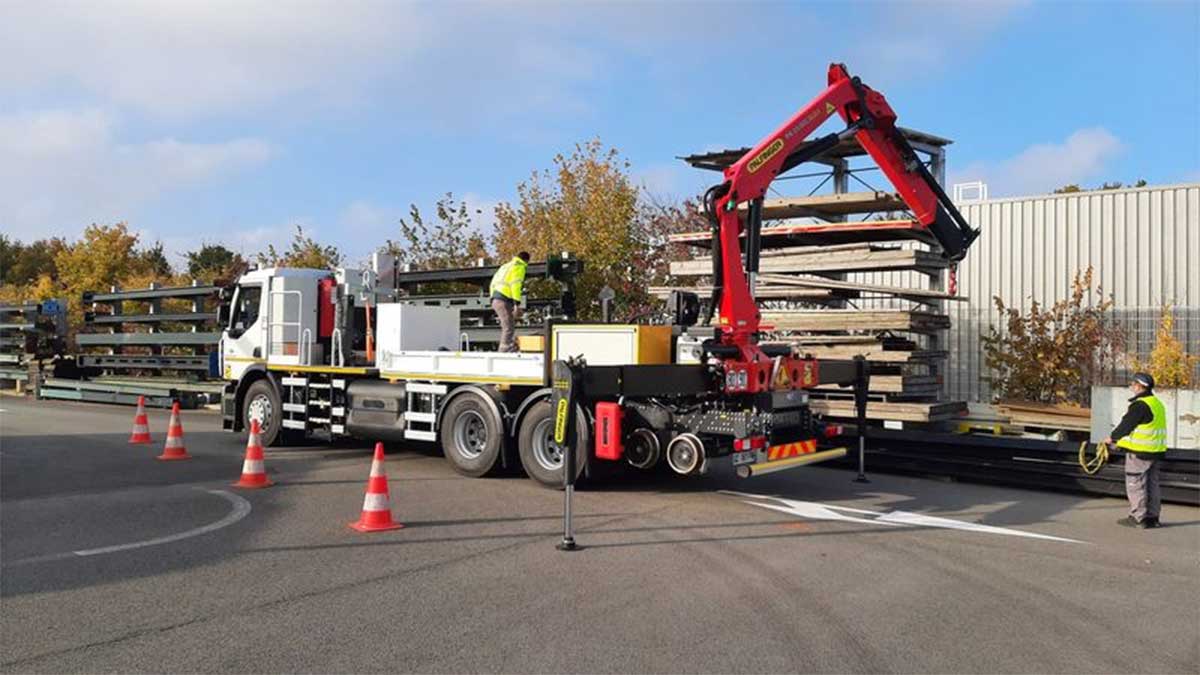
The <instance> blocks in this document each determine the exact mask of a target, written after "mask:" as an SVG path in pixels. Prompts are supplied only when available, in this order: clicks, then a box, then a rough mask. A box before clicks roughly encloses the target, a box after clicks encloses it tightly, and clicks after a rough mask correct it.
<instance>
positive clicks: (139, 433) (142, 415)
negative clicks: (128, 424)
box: [129, 396, 154, 443]
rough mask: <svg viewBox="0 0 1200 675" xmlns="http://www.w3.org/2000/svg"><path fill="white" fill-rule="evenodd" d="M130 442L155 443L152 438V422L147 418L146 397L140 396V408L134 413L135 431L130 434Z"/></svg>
mask: <svg viewBox="0 0 1200 675" xmlns="http://www.w3.org/2000/svg"><path fill="white" fill-rule="evenodd" d="M129 442H130V443H153V442H154V440H153V439H151V438H150V422H149V421H148V420H147V419H146V397H145V396H139V397H138V409H137V412H136V413H134V415H133V433H132V434H130V435H129Z"/></svg>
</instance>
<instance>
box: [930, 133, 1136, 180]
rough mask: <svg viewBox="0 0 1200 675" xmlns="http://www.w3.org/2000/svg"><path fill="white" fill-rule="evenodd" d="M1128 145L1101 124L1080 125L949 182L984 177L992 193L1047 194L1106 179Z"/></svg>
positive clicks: (953, 176)
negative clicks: (1056, 138) (1063, 136)
mask: <svg viewBox="0 0 1200 675" xmlns="http://www.w3.org/2000/svg"><path fill="white" fill-rule="evenodd" d="M1124 149H1125V146H1124V145H1123V144H1122V143H1121V141H1120V139H1118V138H1117V137H1116V136H1114V135H1113V134H1112V133H1110V132H1109V131H1108V130H1107V129H1104V128H1102V127H1092V128H1088V129H1080V130H1078V131H1076V132H1074V133H1072V134H1071V135H1070V136H1068V137H1067V138H1066V140H1064V141H1063V142H1061V143H1039V144H1036V145H1031V146H1029V147H1028V148H1025V149H1024V150H1022V151H1021V152H1019V153H1018V154H1016V155H1015V156H1013V157H1011V158H1009V159H1006V160H1002V161H999V162H974V163H972V164H969V165H967V166H966V167H964V168H963V169H961V170H958V171H953V172H951V176H950V180H949V181H948V182H950V183H951V184H953V183H961V182H967V181H975V180H982V181H983V182H985V183H987V184H988V192H989V194H990V195H991V196H993V197H1004V196H1016V195H1033V194H1046V193H1048V192H1050V191H1052V190H1054V189H1055V188H1059V187H1062V186H1064V185H1068V184H1071V183H1084V182H1087V181H1093V180H1096V179H1101V180H1103V179H1104V178H1105V176H1104V172H1105V171H1106V170H1107V169H1108V168H1109V164H1110V162H1112V160H1113V159H1115V158H1116V157H1118V156H1119V155H1120V154H1121V153H1122V151H1123V150H1124Z"/></svg>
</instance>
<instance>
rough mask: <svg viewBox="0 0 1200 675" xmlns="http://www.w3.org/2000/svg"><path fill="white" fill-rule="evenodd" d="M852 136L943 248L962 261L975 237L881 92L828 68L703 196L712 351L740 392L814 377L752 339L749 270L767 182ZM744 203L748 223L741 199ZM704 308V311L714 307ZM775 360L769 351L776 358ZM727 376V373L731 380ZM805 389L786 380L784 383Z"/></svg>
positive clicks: (754, 313)
mask: <svg viewBox="0 0 1200 675" xmlns="http://www.w3.org/2000/svg"><path fill="white" fill-rule="evenodd" d="M835 113H836V114H837V115H840V116H841V118H842V119H843V120H845V122H846V124H847V126H846V128H845V129H844V130H842V131H840V132H837V133H832V134H829V135H827V136H823V137H821V138H818V139H816V140H815V141H813V142H810V143H805V139H806V138H808V136H809V134H811V133H812V132H813V131H815V130H816V129H817V127H819V126H821V124H823V123H824V122H825V120H827V119H828V118H829V117H830V116H832V115H834V114H835ZM850 136H854V137H855V139H857V140H858V142H859V144H861V145H862V147H863V148H864V149H866V151H867V153H868V154H869V155H870V156H871V158H872V159H874V160H875V163H876V164H878V165H879V167H880V169H882V170H883V173H884V175H885V176H887V178H888V180H889V181H891V183H892V185H894V186H895V187H896V191H897V192H898V193H899V194H900V196H901V198H902V199H903V200H904V202H905V204H906V205H907V206H908V208H909V209H910V210H912V212H913V215H914V217H915V219H916V220H917V222H918V223H919V224H920V226H921V227H923V228H925V229H927V230H928V231H929V233H930V234H932V235H933V237H934V238H935V239H936V240H937V241H938V243H939V244H940V245H941V248H942V254H943V255H945V256H946V257H947V258H949V259H950V260H954V261H957V260H960V259H962V257H963V256H964V255H965V254H966V252H967V248H968V247H969V246H970V245H971V242H972V241H974V240H975V238H976V237H977V236H979V231H978V230H975V229H972V228H971V227H970V225H968V224H967V222H966V220H964V219H963V217H962V214H960V213H959V212H958V209H956V208H955V207H954V204H953V203H952V202H951V201H950V198H949V197H947V196H946V193H945V192H944V191H943V190H942V188H941V186H940V185H939V184H938V182H937V181H936V180H935V179H934V177H933V176H932V175H931V174H930V173H929V170H928V169H927V168H925V165H924V164H923V163H922V162H921V160H920V158H919V157H917V154H916V152H915V151H914V150H913V148H912V146H911V145H909V143H908V140H907V139H906V138H905V137H904V135H903V134H901V133H900V132H899V130H897V129H896V113H895V112H894V111H893V110H892V108H891V106H889V105H888V102H887V100H886V99H885V98H884V97H883V94H880V93H879V92H877V91H875V90H873V89H871V88H870V87H868V86H867V85H865V84H863V83H862V82H861V81H860V80H859V79H858V78H857V77H851V76H850V74H849V72H847V70H846V66H844V65H842V64H840V63H835V64H831V65H830V66H829V86H828V87H827V88H826V89H825V91H823V92H821V93H820V94H818V95H817V97H816V98H814V99H813V100H812V101H810V102H809V103H808V105H806V106H804V107H803V108H801V109H800V111H799V112H797V113H796V114H795V115H793V116H792V117H791V118H790V119H788V120H787V121H786V122H784V123H783V124H782V125H780V126H779V128H778V129H776V130H775V131H774V132H772V133H771V134H770V135H768V136H767V137H766V138H764V139H763V140H761V141H759V143H758V144H757V145H755V146H754V147H753V148H751V149H750V151H749V152H747V153H746V154H745V155H744V156H742V158H741V159H740V160H738V161H737V162H735V163H734V164H733V165H732V166H730V167H728V168H727V169H725V181H724V182H723V183H721V184H719V185H715V186H713V187H712V188H710V189H709V190H708V192H707V193H706V194H705V196H704V207H705V211H706V213H707V214H708V216H709V219H710V221H711V223H712V225H713V287H714V288H713V300H712V304H711V305H710V308H711V309H716V308H717V307H718V306H719V308H720V329H719V341H718V343H717V344H714V345H713V346H712V347H710V351H711V352H712V353H713V354H714V355H716V356H718V357H720V358H722V359H723V361H724V365H725V370H726V373H727V374H728V373H730V372H738V373H744V375H742V377H741V378H740V379H739V380H738V381H739V382H742V383H744V384H743V385H740V386H739V387H738V389H739V390H740V391H744V392H747V393H754V392H759V391H766V390H769V389H772V388H778V387H776V386H775V384H774V379H775V378H774V377H772V375H773V374H775V373H778V372H779V370H780V367H781V366H782V370H783V371H784V372H785V373H794V372H804V373H806V375H809V376H808V377H804V378H803V380H805V381H815V380H816V373H815V367H816V366H815V363H813V362H811V361H809V362H804V361H802V360H800V359H793V358H792V357H790V356H784V355H781V354H768V353H766V352H764V350H763V349H762V348H761V347H760V346H759V345H758V343H757V342H758V334H759V330H760V319H761V314H760V313H759V311H758V305H757V303H755V301H754V297H753V296H752V295H751V293H750V288H749V284H748V282H747V276H746V275H747V272H750V273H756V272H757V271H758V258H759V235H760V232H761V228H762V203H763V197H764V195H766V192H767V187H768V186H770V184H771V182H772V181H773V180H775V178H776V177H777V176H779V175H780V174H782V173H784V172H786V171H788V170H790V169H792V168H793V167H795V166H797V165H799V164H801V163H803V162H806V161H808V160H810V159H813V158H814V157H816V156H818V155H820V154H821V153H823V152H825V151H827V150H830V149H832V148H833V147H834V146H836V145H837V144H838V143H839V142H840V141H842V140H843V139H846V138H849V137H850ZM742 203H747V214H746V218H745V225H744V226H743V223H742V218H741V216H740V215H739V213H738V205H739V204H742ZM743 227H744V229H745V234H746V251H745V257H746V266H745V268H744V269H743V267H742V250H741V246H740V244H739V238H740V237H741V235H742V233H743ZM711 309H710V311H711ZM772 357H774V358H772ZM727 381H728V378H727ZM798 386H804V383H803V382H794V381H793V382H789V383H788V384H787V385H786V388H795V387H798Z"/></svg>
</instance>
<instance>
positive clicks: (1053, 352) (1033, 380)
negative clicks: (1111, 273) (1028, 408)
mask: <svg viewBox="0 0 1200 675" xmlns="http://www.w3.org/2000/svg"><path fill="white" fill-rule="evenodd" d="M1092 277H1093V274H1092V268H1091V267H1089V268H1088V269H1087V271H1086V272H1083V273H1082V274H1080V273H1076V274H1075V278H1074V279H1073V280H1072V282H1071V296H1070V298H1069V299H1066V300H1059V301H1058V302H1056V303H1054V304H1053V305H1051V306H1050V307H1044V306H1043V305H1042V304H1041V303H1038V302H1036V301H1035V302H1033V303H1032V304H1031V305H1030V308H1029V310H1028V311H1027V312H1022V311H1020V310H1018V309H1016V308H1014V307H1009V306H1007V305H1005V303H1004V301H1003V300H1002V299H1000V298H999V297H995V298H993V301H994V302H995V305H996V310H997V311H998V312H999V313H1000V319H1001V324H1002V325H1003V328H1002V329H1001V328H997V327H995V326H993V327H992V328H991V330H990V333H989V334H988V335H985V336H983V337H982V338H981V339H982V342H983V352H984V362H985V363H986V365H987V367H988V368H989V369H991V372H992V375H991V376H990V377H987V378H985V379H986V380H987V381H988V382H990V383H991V385H992V388H993V391H994V393H995V394H996V395H997V397H998V398H1000V399H1015V400H1023V401H1034V402H1038V403H1061V402H1069V403H1079V404H1083V405H1087V404H1088V403H1089V402H1090V401H1091V386H1092V384H1093V383H1095V382H1098V381H1099V380H1100V377H1101V374H1102V373H1103V371H1104V370H1105V368H1107V367H1108V366H1110V365H1111V364H1112V362H1113V360H1114V358H1115V357H1116V355H1117V353H1118V350H1119V346H1120V344H1121V337H1122V336H1121V332H1120V331H1119V330H1117V329H1116V328H1114V327H1113V323H1112V321H1111V316H1110V312H1109V310H1111V309H1112V306H1113V300H1112V298H1111V297H1110V298H1107V299H1105V298H1104V297H1103V294H1102V292H1101V289H1100V288H1098V287H1097V288H1095V289H1093V287H1092V286H1093V284H1092ZM1093 296H1099V298H1100V301H1099V302H1095V303H1093V302H1092V299H1093Z"/></svg>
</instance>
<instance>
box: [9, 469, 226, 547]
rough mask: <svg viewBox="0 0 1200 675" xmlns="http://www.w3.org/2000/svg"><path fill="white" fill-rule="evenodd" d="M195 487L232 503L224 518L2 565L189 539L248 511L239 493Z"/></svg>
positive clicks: (215, 528)
mask: <svg viewBox="0 0 1200 675" xmlns="http://www.w3.org/2000/svg"><path fill="white" fill-rule="evenodd" d="M196 489H197V490H204V491H205V492H207V493H209V494H210V495H216V496H218V497H221V498H223V499H225V500H227V501H228V502H229V503H230V504H232V505H233V509H232V510H231V511H230V512H229V513H228V514H226V516H225V517H224V518H222V519H220V520H217V521H214V522H211V523H209V524H207V525H202V526H201V527H197V528H194V529H191V530H187V531H185V532H178V533H176V534H169V535H167V536H165V537H155V538H154V539H144V540H142V541H134V542H130V543H128V544H116V545H113V546H103V547H100V548H88V549H82V550H78V551H67V552H66V553H54V554H51V555H42V556H35V557H33V558H22V559H21V560H15V561H13V562H10V563H4V565H3V566H4V567H17V566H19V565H29V564H32V563H41V562H51V561H54V560H66V559H68V558H86V557H90V556H94V555H104V554H106V553H117V552H119V551H130V550H133V549H138V548H146V547H149V546H160V545H162V544H170V543H172V542H176V541H180V540H183V539H190V538H192V537H198V536H200V535H202V534H208V533H209V532H215V531H216V530H219V529H221V528H223V527H229V526H230V525H233V524H234V523H236V522H238V521H239V520H241V519H242V518H245V517H246V516H247V515H249V513H250V502H248V501H246V500H245V499H244V498H243V497H241V496H239V495H235V494H233V493H232V492H226V491H225V490H206V489H204V488H196Z"/></svg>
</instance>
